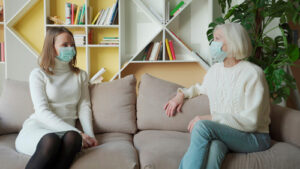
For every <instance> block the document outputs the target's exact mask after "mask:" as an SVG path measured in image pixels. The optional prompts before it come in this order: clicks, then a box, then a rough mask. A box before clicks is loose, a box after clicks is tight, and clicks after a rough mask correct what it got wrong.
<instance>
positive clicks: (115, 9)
mask: <svg viewBox="0 0 300 169" xmlns="http://www.w3.org/2000/svg"><path fill="white" fill-rule="evenodd" d="M118 5H119V0H117V2H116V3H115V6H114V7H115V8H114V10H113V14H112V16H111V18H110V22H109V25H112V24H113V22H114V19H115V16H116V14H117V11H118Z"/></svg>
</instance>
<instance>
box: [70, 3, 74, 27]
mask: <svg viewBox="0 0 300 169" xmlns="http://www.w3.org/2000/svg"><path fill="white" fill-rule="evenodd" d="M74 7H75V6H74V4H71V24H72V25H74V17H75V14H74V10H75V9H74Z"/></svg>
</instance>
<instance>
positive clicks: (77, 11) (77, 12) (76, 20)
mask: <svg viewBox="0 0 300 169" xmlns="http://www.w3.org/2000/svg"><path fill="white" fill-rule="evenodd" d="M79 13H80V7H77V10H76V16H75V21H74V24H75V25H76V24H78V15H79Z"/></svg>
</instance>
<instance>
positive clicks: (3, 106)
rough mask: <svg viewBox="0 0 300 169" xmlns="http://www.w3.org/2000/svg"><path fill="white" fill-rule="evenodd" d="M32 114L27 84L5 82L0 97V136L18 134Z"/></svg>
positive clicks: (11, 81)
mask: <svg viewBox="0 0 300 169" xmlns="http://www.w3.org/2000/svg"><path fill="white" fill-rule="evenodd" d="M33 112H34V109H33V104H32V101H31V97H30V91H29V84H28V82H21V81H15V80H5V81H4V87H3V92H2V95H1V97H0V135H1V134H8V133H16V132H19V131H20V130H21V128H22V125H23V122H24V121H25V120H26V119H27V118H28V117H29V116H30V115H31V114H32V113H33Z"/></svg>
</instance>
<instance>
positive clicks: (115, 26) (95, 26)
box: [87, 25, 120, 28]
mask: <svg viewBox="0 0 300 169" xmlns="http://www.w3.org/2000/svg"><path fill="white" fill-rule="evenodd" d="M87 27H91V28H119V27H120V26H119V25H87Z"/></svg>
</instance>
